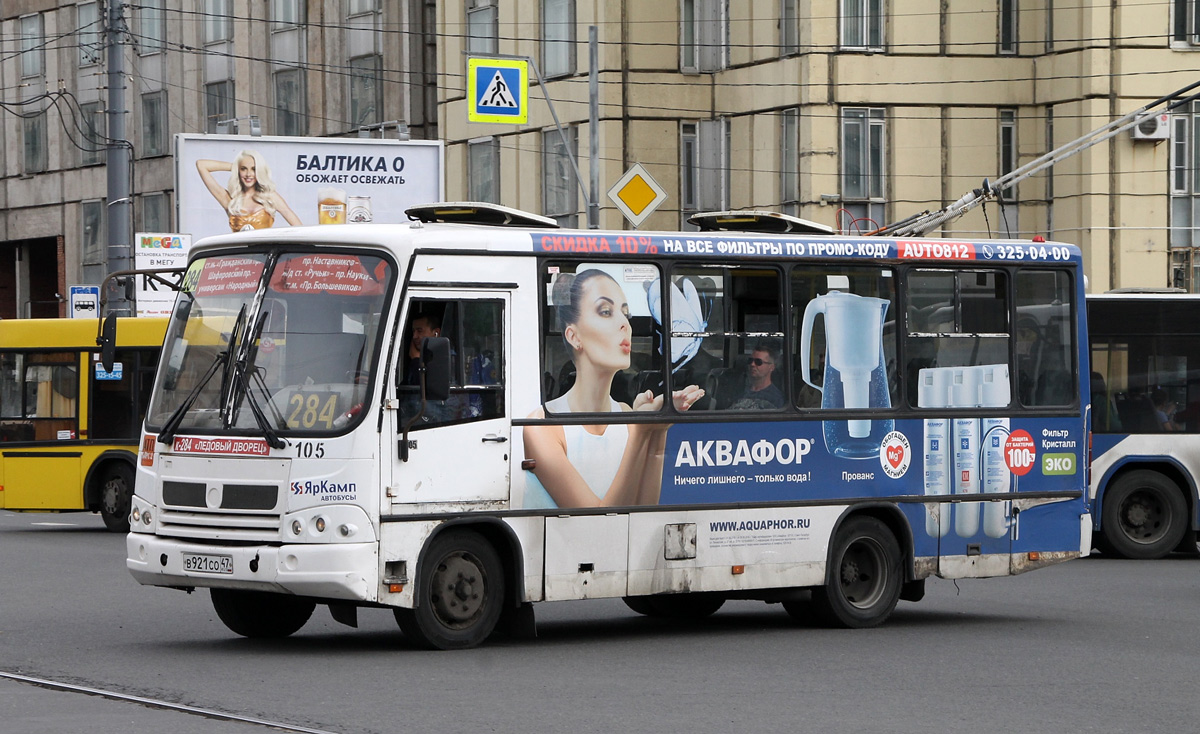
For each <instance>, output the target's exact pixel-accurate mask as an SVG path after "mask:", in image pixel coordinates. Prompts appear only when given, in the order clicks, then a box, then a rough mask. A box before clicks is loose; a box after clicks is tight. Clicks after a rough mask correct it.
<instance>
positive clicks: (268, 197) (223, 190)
mask: <svg viewBox="0 0 1200 734" xmlns="http://www.w3.org/2000/svg"><path fill="white" fill-rule="evenodd" d="M196 170H198V171H199V172H200V179H201V180H202V181H204V185H205V186H206V187H208V190H209V193H211V194H212V195H213V198H214V199H216V200H217V203H218V204H220V205H221V208H222V209H224V210H225V211H226V212H227V213H228V214H229V229H230V230H231V231H234V232H242V231H245V230H247V229H267V228H268V227H271V226H272V225H274V224H275V215H276V214H278V215H280V216H282V217H283V218H284V220H285V221H286V222H287V223H288V224H291V225H293V226H296V227H299V226H300V225H302V224H303V222H301V221H300V217H298V216H296V213H295V212H294V211H292V208H291V207H290V206H288V205H287V202H286V201H284V200H283V197H282V196H280V194H279V191H278V190H276V188H275V182H274V181H272V180H271V169H270V168H268V167H267V162H266V161H265V160H263V157H262V154H261V153H259V152H258V151H256V150H243V151H242V152H241V153H238V156H237V158H235V159H234V160H233V163H228V162H226V161H214V160H211V159H208V158H205V159H201V160H198V161H196ZM214 171H230V172H231V175H230V176H229V181H228V182H227V183H226V185H225V186H222V185H221V184H220V183H218V182H217V179H216V178H215V177H214V176H213V172H214Z"/></svg>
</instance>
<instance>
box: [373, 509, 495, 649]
mask: <svg viewBox="0 0 1200 734" xmlns="http://www.w3.org/2000/svg"><path fill="white" fill-rule="evenodd" d="M413 591H414V593H415V594H416V607H415V608H413V609H396V610H394V612H393V613H394V614H395V617H396V622H397V624H399V625H400V629H401V630H403V632H404V634H405V635H407V636H408V637H409V638H411V639H412V640H413V641H415V642H416V643H418V644H420V645H421V646H423V647H428V648H431V649H436V650H458V649H464V648H468V647H476V646H477V645H479V644H481V643H483V641H484V640H486V639H487V638H488V637H489V636H490V635H491V634H492V631H493V630H494V629H495V628H496V622H497V621H499V619H500V612H501V610H502V608H503V604H504V567H503V565H502V564H501V563H500V558H499V557H498V556H497V555H496V551H495V549H494V548H493V547H492V546H491V544H490V543H488V542H487V541H486V540H484V539H483V537H481V536H480V535H479V534H477V533H473V532H470V531H455V530H451V531H447V532H444V533H442V534H441V535H439V536H438V537H436V538H434V540H433V542H432V543H431V544H430V546H429V549H428V551H426V554H425V559H424V560H423V561H422V563H421V569H420V571H419V578H418V580H417V586H416V588H415V589H414V590H413Z"/></svg>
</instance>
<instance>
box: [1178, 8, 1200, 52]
mask: <svg viewBox="0 0 1200 734" xmlns="http://www.w3.org/2000/svg"><path fill="white" fill-rule="evenodd" d="M1172 15H1173V16H1174V17H1173V18H1172V23H1171V26H1172V32H1171V40H1172V41H1174V42H1175V43H1180V44H1187V45H1189V46H1196V45H1200V0H1174V8H1173V12H1172Z"/></svg>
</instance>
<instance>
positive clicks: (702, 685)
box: [0, 511, 1200, 734]
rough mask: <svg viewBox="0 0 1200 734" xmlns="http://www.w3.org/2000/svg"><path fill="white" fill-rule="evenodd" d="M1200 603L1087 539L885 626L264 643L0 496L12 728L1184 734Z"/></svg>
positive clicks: (57, 519)
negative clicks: (143, 581) (448, 643)
mask: <svg viewBox="0 0 1200 734" xmlns="http://www.w3.org/2000/svg"><path fill="white" fill-rule="evenodd" d="M1198 601H1200V559H1198V558H1192V557H1182V556H1180V557H1172V558H1169V559H1166V560H1163V561H1152V562H1132V561H1119V560H1112V559H1103V558H1089V559H1085V560H1081V561H1074V562H1071V563H1067V564H1063V565H1061V566H1056V567H1053V568H1049V569H1044V570H1040V571H1036V572H1033V573H1029V574H1025V575H1023V576H1017V577H1012V578H1003V579H988V580H970V581H960V582H958V583H957V584H956V583H953V582H949V581H942V580H940V579H933V580H931V581H930V583H929V587H928V593H927V595H926V598H925V600H923V601H921V602H919V603H916V604H911V603H907V602H901V604H900V607H899V608H898V609H897V611H896V613H895V614H894V616H893V617H892V619H891V620H889V622H888V623H887V624H886V625H884V626H883V627H881V628H878V629H873V630H857V631H845V630H827V629H820V628H815V627H809V626H805V625H801V624H797V623H796V622H794V621H792V620H791V619H790V618H789V617H788V616H787V615H786V614H785V613H784V612H783V610H782V609H781V608H780V607H778V606H768V605H765V604H762V603H757V602H731V603H729V604H727V605H726V606H725V608H723V609H722V610H721V611H720V612H718V613H717V614H716V615H715V616H714V617H712V618H711V619H710V620H707V621H706V622H704V623H700V624H692V625H680V624H679V623H675V622H664V621H659V620H654V619H648V618H643V617H639V616H637V615H635V614H633V613H632V612H630V611H629V610H627V609H626V608H625V606H624V605H623V604H622V603H621V602H620V601H608V600H603V601H588V602H560V603H551V604H542V605H538V606H537V607H536V610H537V616H538V638H537V639H533V640H526V639H503V640H497V641H495V642H492V643H490V644H488V645H487V646H485V647H482V648H479V649H476V650H467V651H460V652H427V651H419V650H415V649H412V648H411V647H410V646H409V645H408V642H407V640H406V639H405V638H404V636H403V635H402V634H401V633H400V632H399V630H398V629H397V628H396V626H395V623H394V622H393V620H392V616H391V614H390V613H388V612H386V611H382V610H364V611H363V612H361V613H360V615H359V628H358V629H352V628H349V627H345V626H342V625H340V624H338V623H336V622H334V621H333V620H332V618H331V617H330V616H329V612H328V610H326V609H323V608H318V610H317V612H316V614H314V616H313V619H312V620H311V621H310V622H309V623H308V625H307V626H305V628H304V629H303V630H301V631H300V632H299V633H298V634H297V635H295V636H293V637H291V638H289V639H286V640H282V641H274V642H258V641H250V640H244V639H241V638H238V637H236V636H234V635H233V634H232V633H230V632H228V631H227V630H226V629H225V627H224V626H223V625H222V624H221V623H220V621H219V620H218V619H217V618H216V615H215V613H214V612H213V611H212V607H211V605H210V603H209V600H208V595H207V594H206V593H204V592H196V593H194V594H191V595H188V594H185V593H183V592H178V591H172V590H167V589H156V588H145V587H141V586H139V585H138V584H137V583H135V582H134V581H133V580H132V578H131V577H130V576H129V575H128V574H127V572H126V571H125V567H124V538H123V537H122V536H116V535H111V534H108V533H105V532H104V531H103V525H102V523H101V521H100V519H99V518H98V517H95V516H91V515H16V514H12V513H8V512H2V511H0V733H2V734H9V733H10V732H11V733H13V734H41V733H42V732H46V733H50V732H53V733H54V734H59V733H60V732H76V731H79V732H82V731H86V732H89V734H110V733H111V734H116V733H117V732H121V733H122V734H124V733H125V732H129V731H155V732H157V731H165V732H171V734H193V733H200V732H203V733H205V734H207V733H208V732H231V733H232V734H259V733H265V732H270V731H279V730H281V729H282V730H283V731H308V732H338V733H339V734H365V733H368V732H379V733H383V732H441V733H453V732H468V731H470V732H568V731H569V732H664V733H665V732H687V734H701V733H704V732H721V733H724V732H734V731H736V732H842V731H846V732H850V731H853V732H914V733H918V732H919V733H920V734H928V733H929V732H971V733H972V734H980V733H983V732H1039V733H1046V734H1050V733H1053V732H1064V733H1069V734H1077V733H1078V732H1138V733H1139V734H1140V733H1142V732H1159V731H1161V732H1185V731H1194V730H1195V727H1196V723H1195V722H1196V721H1197V718H1198V714H1200V695H1198V694H1200V675H1197V672H1198V670H1197V669H1198V667H1200V666H1198V665H1197V652H1198V650H1200V643H1198V642H1197V635H1196V633H1195V631H1194V627H1195V622H1194V619H1195V617H1196V610H1197V602H1198ZM53 686H59V687H53ZM102 694H103V695H102ZM111 696H119V697H133V698H134V700H129V698H114V697H111ZM171 707H174V708H171ZM231 717H232V718H231ZM287 727H290V728H287Z"/></svg>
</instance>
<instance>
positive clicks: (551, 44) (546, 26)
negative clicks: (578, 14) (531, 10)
mask: <svg viewBox="0 0 1200 734" xmlns="http://www.w3.org/2000/svg"><path fill="white" fill-rule="evenodd" d="M574 72H575V0H542V73H543V74H545V75H546V76H563V75H565V74H572V73H574Z"/></svg>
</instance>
